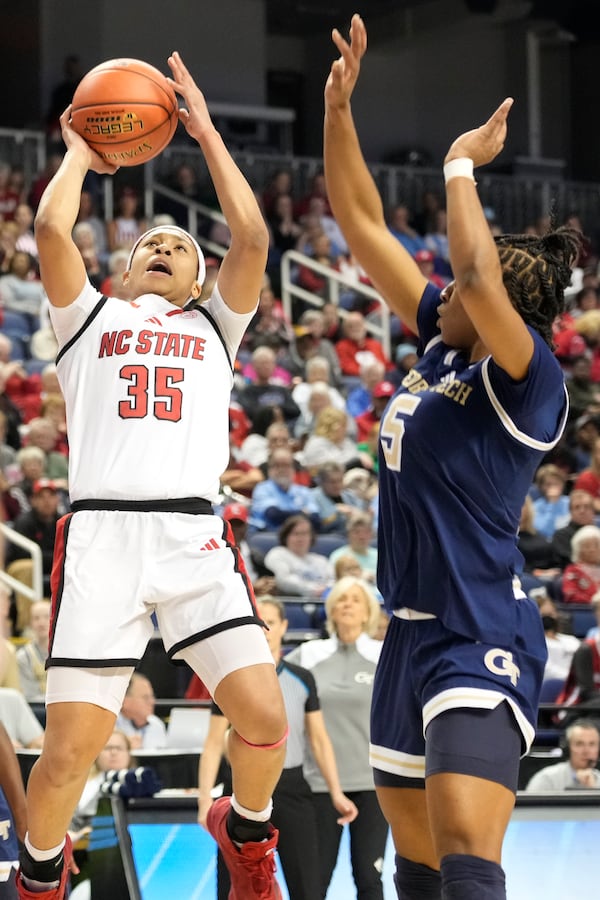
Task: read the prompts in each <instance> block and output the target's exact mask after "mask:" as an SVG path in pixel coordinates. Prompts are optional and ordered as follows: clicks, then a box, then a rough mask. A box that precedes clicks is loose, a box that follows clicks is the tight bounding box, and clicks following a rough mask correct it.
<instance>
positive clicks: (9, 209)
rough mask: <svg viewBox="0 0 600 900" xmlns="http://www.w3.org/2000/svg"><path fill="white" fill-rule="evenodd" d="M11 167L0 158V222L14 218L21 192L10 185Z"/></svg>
mask: <svg viewBox="0 0 600 900" xmlns="http://www.w3.org/2000/svg"><path fill="white" fill-rule="evenodd" d="M11 174H12V169H11V167H10V165H9V164H8V163H7V162H5V161H4V160H0V222H9V221H12V219H14V215H15V209H16V208H17V206H18V205H19V203H20V202H21V193H20V191H18V190H15V188H14V187H13V186H12V185H11V183H10V180H11Z"/></svg>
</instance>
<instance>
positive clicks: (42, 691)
mask: <svg viewBox="0 0 600 900" xmlns="http://www.w3.org/2000/svg"><path fill="white" fill-rule="evenodd" d="M49 630H50V601H49V600H36V601H34V602H33V603H32V604H31V606H30V608H29V628H28V632H29V634H30V635H31V637H30V639H29V640H28V641H27V642H26V643H25V644H23V645H22V646H21V647H19V648H18V650H17V664H18V666H19V678H20V681H21V690H22V691H23V693H24V695H25V698H26V700H27V701H28V702H29V703H33V702H36V703H39V702H42V701H44V700H45V699H46V659H47V657H48V636H49Z"/></svg>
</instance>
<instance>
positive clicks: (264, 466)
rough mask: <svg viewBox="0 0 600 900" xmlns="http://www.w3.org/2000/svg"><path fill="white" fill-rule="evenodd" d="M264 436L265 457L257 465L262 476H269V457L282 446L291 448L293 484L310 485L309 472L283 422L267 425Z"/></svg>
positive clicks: (286, 448)
mask: <svg viewBox="0 0 600 900" xmlns="http://www.w3.org/2000/svg"><path fill="white" fill-rule="evenodd" d="M265 437H266V441H267V442H266V447H265V457H264V461H263V462H261V463H260V465H259V467H258V468H259V469H260V471H261V472H262V476H263V478H268V477H269V458H270V456H271V453H273V451H274V450H279V449H281V448H283V449H285V450H291V451H292V453H293V454H294V484H303V485H305V487H312V486H313V483H312V478H311V477H310V472H308V471H307V469H305V467H304V466H303V465H302V463H301V462H300V460H299V459H298V454H297V453H295V452H294V447H295V441H294V440H293V438H292V436H291V434H290V430H289V428H288V427H287V425H286V424H285V422H273V424H272V425H269V427H268V428H267V433H266V435H265Z"/></svg>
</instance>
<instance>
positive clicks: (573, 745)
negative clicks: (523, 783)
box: [525, 719, 600, 794]
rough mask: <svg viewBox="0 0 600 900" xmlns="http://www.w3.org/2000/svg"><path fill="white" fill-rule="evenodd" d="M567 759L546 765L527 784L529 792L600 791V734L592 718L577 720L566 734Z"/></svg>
mask: <svg viewBox="0 0 600 900" xmlns="http://www.w3.org/2000/svg"><path fill="white" fill-rule="evenodd" d="M565 742H566V745H567V751H568V759H566V760H565V761H564V762H558V763H554V765H552V766H544V768H543V769H540V770H539V772H536V773H535V775H533V777H532V778H530V780H529V782H528V783H527V787H526V788H525V790H526V791H528V792H529V793H535V794H539V793H543V792H544V791H554V792H555V791H568V790H575V791H581V790H585V789H586V788H596V789H597V788H600V772H599V771H598V769H597V765H598V754H599V753H600V731H599V730H598V727H597V726H596V725H595V724H594V723H593V722H591V721H590V720H589V719H576V720H575V721H574V722H572V723H571V724H570V725H569V726H568V728H567V729H566V731H565Z"/></svg>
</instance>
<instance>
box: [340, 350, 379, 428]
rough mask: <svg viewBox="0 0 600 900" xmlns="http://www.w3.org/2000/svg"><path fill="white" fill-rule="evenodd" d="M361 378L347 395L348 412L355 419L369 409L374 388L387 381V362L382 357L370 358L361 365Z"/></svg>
mask: <svg viewBox="0 0 600 900" xmlns="http://www.w3.org/2000/svg"><path fill="white" fill-rule="evenodd" d="M359 378H360V383H359V384H356V385H355V386H354V387H352V388H350V390H349V391H348V395H347V397H346V412H347V413H348V415H349V416H351V417H352V418H353V419H357V418H358V416H360V415H362V414H363V413H364V412H366V411H367V410H368V408H369V406H370V405H371V399H372V394H373V388H374V387H375V385H376V384H379V383H380V382H381V381H385V364H384V363H383V362H382V361H381V360H380V359H371V358H368V359H367V360H366V361H365V362H363V363H362V364H361V366H360V371H359Z"/></svg>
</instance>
